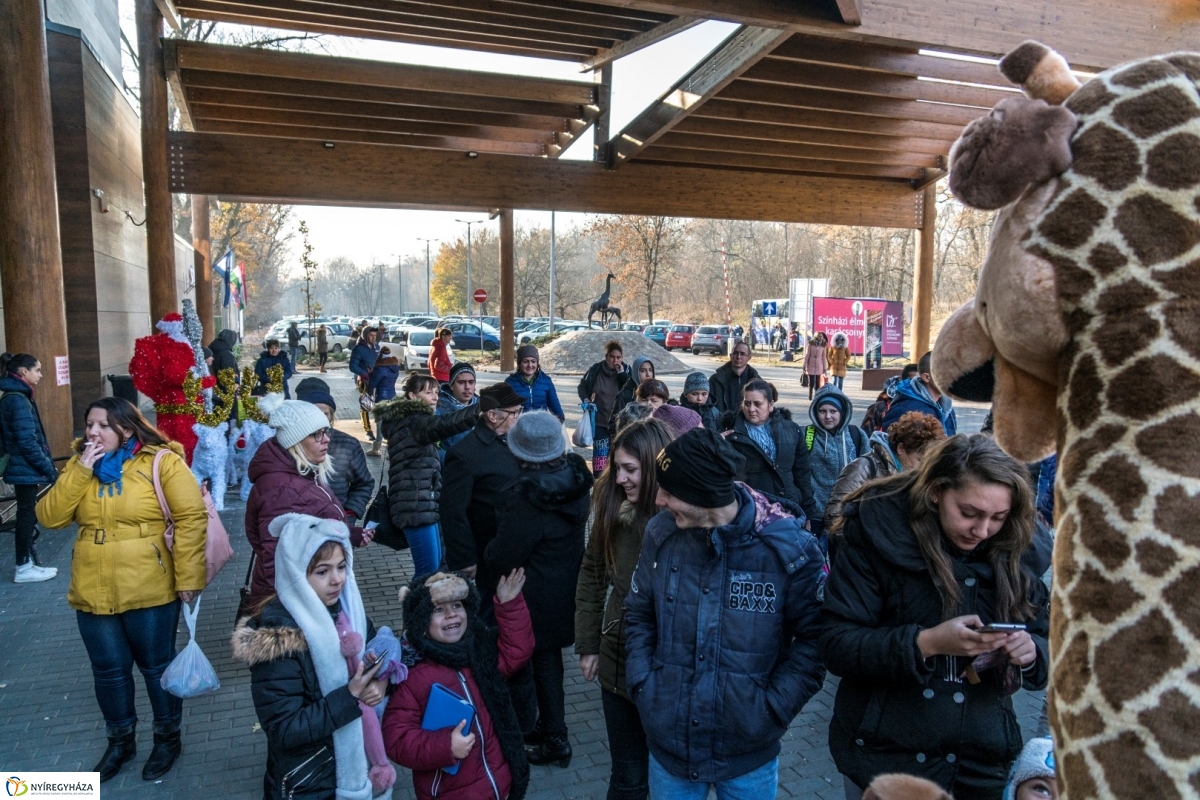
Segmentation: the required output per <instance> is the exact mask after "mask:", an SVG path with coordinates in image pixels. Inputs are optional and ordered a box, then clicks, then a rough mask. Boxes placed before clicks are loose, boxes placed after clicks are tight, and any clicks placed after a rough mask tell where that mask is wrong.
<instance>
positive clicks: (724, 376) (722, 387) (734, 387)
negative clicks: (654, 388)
mask: <svg viewBox="0 0 1200 800" xmlns="http://www.w3.org/2000/svg"><path fill="white" fill-rule="evenodd" d="M760 377H761V376H760V375H759V374H758V370H756V369H754V367H752V366H750V365H749V364H747V365H746V369H745V370H743V371H742V374H741V375H735V374H734V372H733V365H732V364H730V363H729V362H728V361H726V362H725V363H724V364H722V365H721V366H719V367H717V371H716V372H714V373H713V374H712V375H709V376H708V401H709V402H710V403H712V404H713V405H715V406H716V407H717V410H718V411H720V412H721V413H722V414H724V413H727V412H729V411H736V410H737V409H739V408H741V407H742V389H743V388H744V387H745V385H746V384H747V383H749V382H750V381H756V380H759V379H760ZM805 513H807V509H806V511H805Z"/></svg>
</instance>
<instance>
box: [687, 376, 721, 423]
mask: <svg viewBox="0 0 1200 800" xmlns="http://www.w3.org/2000/svg"><path fill="white" fill-rule="evenodd" d="M708 390H709V384H708V376H707V375H705V374H704V373H703V372H692V373H690V374H689V375H688V376H687V379H686V380H685V381H684V384H683V394H681V395H679V405H681V406H683V407H684V408H687V409H691V410H692V411H695V412H696V413H697V414H699V415H700V421H701V422H702V423H703V424H704V427H705V428H708V429H709V430H710V431H712V432H713V433H720V431H721V412H720V410H718V409H717V405H716V403H714V402H713V401H712V398H711V397H710V396H709V391H708Z"/></svg>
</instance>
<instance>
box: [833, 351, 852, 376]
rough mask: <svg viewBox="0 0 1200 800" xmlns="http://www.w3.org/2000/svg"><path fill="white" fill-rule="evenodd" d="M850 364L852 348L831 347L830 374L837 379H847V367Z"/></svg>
mask: <svg viewBox="0 0 1200 800" xmlns="http://www.w3.org/2000/svg"><path fill="white" fill-rule="evenodd" d="M849 363H850V348H848V347H831V348H830V349H829V374H830V375H833V376H834V377H836V378H844V377H846V366H847V365H848V364H849Z"/></svg>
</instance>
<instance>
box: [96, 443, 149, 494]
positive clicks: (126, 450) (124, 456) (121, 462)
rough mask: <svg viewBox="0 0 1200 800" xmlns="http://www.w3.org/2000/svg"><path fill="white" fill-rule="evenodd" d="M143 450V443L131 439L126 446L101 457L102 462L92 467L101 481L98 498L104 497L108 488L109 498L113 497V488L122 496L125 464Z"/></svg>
mask: <svg viewBox="0 0 1200 800" xmlns="http://www.w3.org/2000/svg"><path fill="white" fill-rule="evenodd" d="M140 448H141V442H139V441H138V440H137V439H129V441H127V442H125V444H123V445H121V446H120V447H119V448H117V449H116V450H113V451H112V452H111V453H105V454H104V455H102V456H100V460H99V461H97V462H96V464H95V466H93V467H92V474H94V475H95V476H96V477H97V478H98V479H99V480H100V491H99V493H98V494H97V495H96V496H97V497H103V496H104V489H105V487H108V496H109V497H112V496H113V487H114V486H115V487H116V489H117V494H118V495H119V494H121V489H122V485H121V473H122V471H123V470H124V469H125V462H126V461H128V460H129V459H131V458H133V454H134V453H136V452H137V451H138V450H139V449H140Z"/></svg>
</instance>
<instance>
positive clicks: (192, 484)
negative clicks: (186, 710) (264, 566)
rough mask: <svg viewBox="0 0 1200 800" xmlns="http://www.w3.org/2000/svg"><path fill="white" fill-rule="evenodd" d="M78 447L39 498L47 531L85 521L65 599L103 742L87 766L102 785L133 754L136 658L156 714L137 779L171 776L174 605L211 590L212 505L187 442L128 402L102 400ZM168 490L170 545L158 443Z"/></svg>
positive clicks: (177, 719)
mask: <svg viewBox="0 0 1200 800" xmlns="http://www.w3.org/2000/svg"><path fill="white" fill-rule="evenodd" d="M86 419H87V428H86V435H85V436H84V438H83V439H82V440H81V441H79V442H76V444H75V449H76V451H77V453H78V455H76V456H74V457H72V458H71V460H70V461H69V462H67V466H66V468H64V469H63V471H62V474H61V475H60V476H59V478H58V481H57V482H56V483H55V484H54V486H53V488H51V489H50V491H49V492H47V494H46V496H45V497H43V498H42V499H41V501H39V502H38V505H37V517H38V522H40V523H41V524H42V525H43V526H45V527H47V528H65V527H66V526H67V525H70V524H71V523H72V522H74V523H76V524H77V525H78V526H79V532H78V536H77V538H76V539H75V549H74V556H73V558H72V560H71V587H70V589H69V590H68V592H67V602H68V603H69V604H70V606H71V608H74V609H75V616H76V621H77V623H78V625H79V633H80V635H81V636H82V637H83V644H84V646H85V647H86V648H87V651H88V658H89V659H90V660H91V662H92V676H93V679H94V681H95V685H96V700H97V701H98V702H99V704H100V711H101V712H102V713H103V714H104V723H105V730H106V732H107V734H108V749H106V750H105V751H104V755H103V756H102V757H101V759H100V762H99V763H98V764H96V766H95V767H93V768H92V771H93V772H99V773H100V780H101V781H106V780H108V779H109V778H111V777H113V776H114V775H116V774H117V772H119V771H120V769H121V766H122V765H123V764H125V763H126V762H127V761H129V760H130V759H132V758H133V757H134V756H135V755H137V739H136V730H135V725H136V723H137V714H136V712H135V711H134V702H133V695H134V683H133V664H134V662H137V665H138V668H139V669H140V670H141V672H142V676H143V677H144V678H145V680H146V693H147V694H148V695H149V696H150V705H151V707H152V708H153V710H154V749H153V750H152V751H151V753H150V758H149V760H147V762H146V766H145V768H144V769H143V770H142V778H143V779H145V780H154V779H155V778H158V777H161V776H162V775H165V774H166V773H167V771H168V770H170V769H171V765H172V764H174V763H175V759H176V758H177V757H178V756H179V753H180V750H181V744H180V736H179V727H180V723H181V721H182V719H183V701H181V700H180V699H179V698H177V697H174V696H173V695H171V694H169V693H168V692H167V691H166V690H165V689H163V688H162V686H161V685H160V683H159V679H160V678H161V677H162V674H163V671H164V670H166V668H167V665H168V664H170V663H171V659H173V658H174V657H175V629H176V627H177V625H178V623H179V603H180V600H181V599H182V600H183V601H185V602H187V601H190V600H191V599H192V598H193V597H195V595H197V594H199V593H200V591H201V590H202V589H203V588H204V584H205V578H206V572H205V569H206V567H205V557H204V547H205V535H206V533H205V532H206V530H207V527H208V511H207V509H206V507H205V505H204V499H203V496H202V495H201V494H200V489H199V487H198V486H197V484H196V479H195V478H194V477H193V476H192V472H191V470H190V469H188V465H187V463H186V462H185V461H184V460H183V457H182V456H183V448H182V447H181V446H180V445H179V444H177V443H175V442H168V441H167V438H166V437H165V436H163V434H162V433H160V432H159V431H158V430H157V429H155V428H154V426H152V425H151V424H150V423H149V422H147V421H146V418H145V417H143V416H142V415H141V413H139V412H138V410H137V408H135V407H134V406H133V404H132V403H130V402H129V401H127V400H122V399H119V398H116V397H105V398H102V399H100V400H97V401H95V402H93V403H92V404H91V405H90V406H88V409H87V417H86ZM163 448H168V449H170V450H171V453H170V454H168V455H166V456H164V457H163V459H162V461H161V463H160V470H159V476H160V479H161V482H162V487H163V494H164V496H165V497H166V499H167V505H168V507H169V508H170V509H171V516H172V517H173V518H174V520H175V544H174V552H172V551H171V550H169V549H167V545H166V541H165V539H164V538H163V532H164V531H165V530H166V521H165V520H164V519H163V514H162V511H161V510H160V509H159V505H158V500H157V499H156V498H155V494H154V481H153V477H152V475H153V471H152V470H153V463H154V455H155V453H157V452H158V451H159V450H162V449H163Z"/></svg>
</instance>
